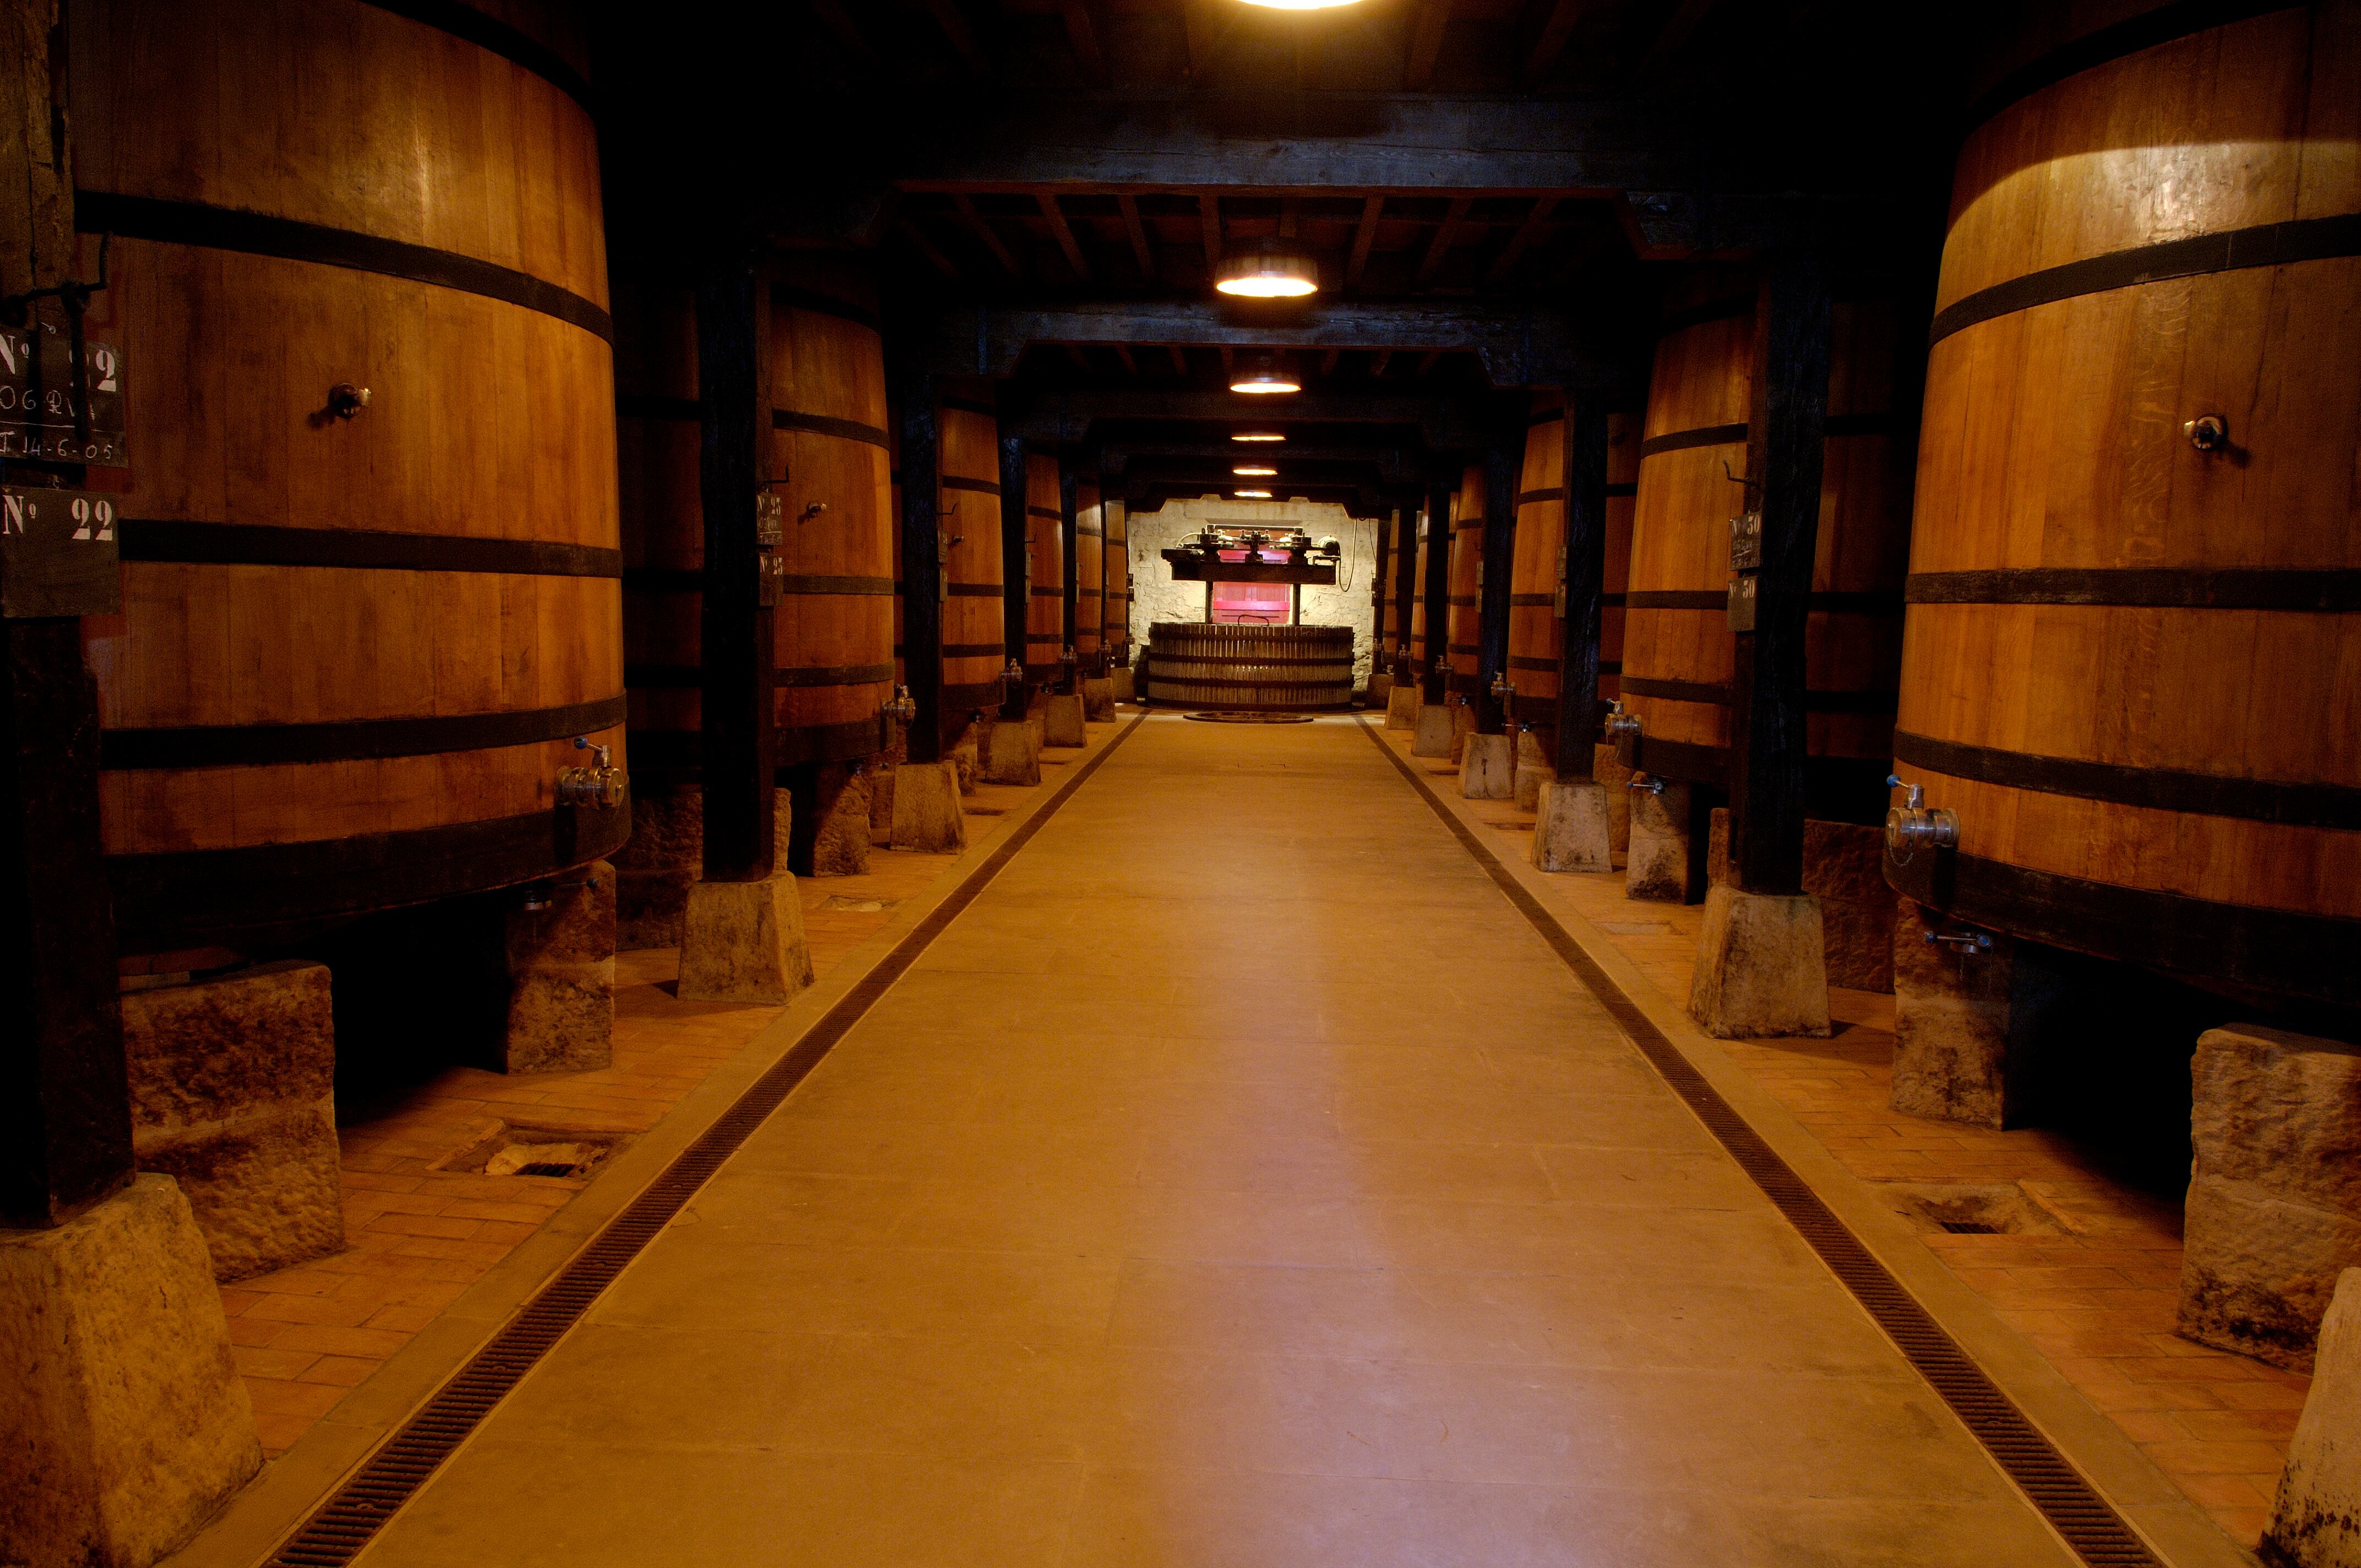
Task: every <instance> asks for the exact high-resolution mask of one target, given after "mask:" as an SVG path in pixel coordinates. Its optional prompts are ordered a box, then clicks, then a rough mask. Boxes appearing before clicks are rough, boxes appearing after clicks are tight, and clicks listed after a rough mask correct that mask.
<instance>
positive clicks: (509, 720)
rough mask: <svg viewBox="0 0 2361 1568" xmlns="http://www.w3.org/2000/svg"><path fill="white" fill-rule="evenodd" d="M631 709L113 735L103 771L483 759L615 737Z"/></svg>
mask: <svg viewBox="0 0 2361 1568" xmlns="http://www.w3.org/2000/svg"><path fill="white" fill-rule="evenodd" d="M625 706H626V705H625V701H624V698H623V696H622V695H621V694H620V693H618V694H616V695H615V696H610V697H604V698H601V699H600V700H598V701H597V702H578V703H574V704H571V705H570V706H568V707H533V708H522V709H517V710H514V711H511V712H507V713H461V714H450V715H442V716H437V717H434V718H348V719H330V720H327V721H325V722H324V723H318V724H218V725H191V726H187V727H185V728H179V729H110V730H108V731H106V733H105V734H104V736H103V737H102V738H101V740H100V745H99V766H100V767H102V768H110V769H117V770H123V771H130V770H135V769H139V770H145V769H153V768H267V767H275V766H279V765H281V764H284V763H289V762H357V761H361V760H364V759H368V758H376V757H423V756H429V755H433V754H435V753H438V752H444V751H490V750H492V749H493V748H495V747H500V746H528V745H532V744H534V743H535V742H538V741H544V740H566V739H567V738H568V737H570V736H576V735H589V734H595V733H596V732H597V731H598V730H601V729H613V728H614V727H615V726H616V725H618V724H620V723H622V722H623V713H624V707H625Z"/></svg>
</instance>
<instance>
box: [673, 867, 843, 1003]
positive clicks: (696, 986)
mask: <svg viewBox="0 0 2361 1568" xmlns="http://www.w3.org/2000/svg"><path fill="white" fill-rule="evenodd" d="M811 982H812V961H811V948H810V947H809V946H808V945H807V944H806V942H805V940H804V906H803V901H802V900H801V899H799V898H798V897H796V879H795V878H794V877H792V876H774V877H769V878H765V879H764V880H763V881H761V882H700V883H697V885H696V886H695V887H692V888H690V889H689V890H688V919H687V923H686V928H685V929H684V931H683V932H682V936H681V944H680V986H679V991H678V995H679V997H680V1000H682V1001H683V1002H743V1003H770V1004H772V1005H776V1004H778V1003H785V1002H791V1001H793V1000H794V999H795V995H796V992H799V991H801V990H803V988H804V987H806V986H807V985H809V984H810V983H811Z"/></svg>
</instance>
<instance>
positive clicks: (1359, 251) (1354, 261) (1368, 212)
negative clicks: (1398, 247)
mask: <svg viewBox="0 0 2361 1568" xmlns="http://www.w3.org/2000/svg"><path fill="white" fill-rule="evenodd" d="M1385 210H1386V199H1385V198H1384V197H1383V196H1364V197H1362V198H1361V221H1360V222H1358V223H1356V224H1355V225H1353V254H1352V258H1351V259H1350V260H1348V261H1346V262H1345V288H1347V289H1357V288H1359V287H1360V286H1361V271H1362V269H1364V268H1366V267H1367V266H1368V264H1369V247H1370V246H1371V245H1373V244H1375V243H1376V242H1377V237H1378V216H1379V214H1382V213H1384V211H1385Z"/></svg>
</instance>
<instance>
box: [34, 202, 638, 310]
mask: <svg viewBox="0 0 2361 1568" xmlns="http://www.w3.org/2000/svg"><path fill="white" fill-rule="evenodd" d="M74 227H75V228H77V229H79V230H81V231H82V233H84V234H112V235H119V236H124V237H126V238H128V239H145V240H153V241H155V242H156V243H158V244H159V245H194V246H203V247H206V248H208V249H213V250H234V251H238V252H240V253H242V254H244V255H247V256H275V257H278V258H280V259H281V260H285V261H309V262H315V263H317V264H318V265H320V266H323V267H341V268H345V269H347V270H350V271H354V272H375V273H378V274H380V275H382V276H384V277H388V278H403V279H407V280H410V281H411V282H413V283H431V284H433V285H434V286H435V287H437V288H442V289H456V290H458V291H461V292H463V293H468V294H479V295H481V296H483V297H484V298H485V299H488V300H498V301H500V302H502V303H503V304H510V305H521V306H522V307H523V308H524V309H526V310H529V311H537V312H539V313H541V314H543V315H545V316H555V317H556V318H557V319H558V320H559V321H562V322H565V323H567V324H568V325H570V326H578V327H580V328H581V329H582V330H583V331H585V332H588V333H591V334H595V335H597V336H598V337H599V338H601V339H603V340H605V341H606V342H608V343H609V344H611V343H613V342H614V341H615V321H614V318H613V317H612V316H610V315H609V314H608V313H607V311H606V308H605V307H604V306H602V305H598V304H594V303H592V302H590V301H588V300H586V299H584V298H583V297H582V296H581V295H579V294H577V293H575V292H574V291H571V290H568V289H561V288H559V287H558V286H557V285H556V284H555V283H546V282H544V281H543V280H540V279H538V278H535V277H533V276H531V275H530V274H528V273H523V272H519V271H516V270H515V269H512V268H507V267H501V266H498V265H496V264H495V263H492V262H489V261H478V260H477V259H476V258H474V257H472V256H461V255H458V254H457V253H456V252H453V251H448V250H434V249H430V248H429V247H425V246H423V245H411V244H409V243H407V242H406V241H403V240H398V239H385V238H381V237H379V236H377V235H373V234H357V233H355V232H354V231H353V230H351V229H337V228H330V227H328V226H327V225H324V224H306V223H298V222H297V221H295V220H294V219H292V218H275V217H271V216H269V215H268V214H263V213H240V212H234V211H232V210H231V209H229V208H227V207H211V206H206V205H205V204H204V203H200V202H166V201H159V200H158V199H157V198H155V197H153V196H118V195H116V194H115V193H114V192H109V191H77V192H74Z"/></svg>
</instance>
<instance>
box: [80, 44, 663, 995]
mask: <svg viewBox="0 0 2361 1568" xmlns="http://www.w3.org/2000/svg"><path fill="white" fill-rule="evenodd" d="M516 25H518V26H520V27H526V28H528V29H531V28H533V27H538V26H540V24H538V23H535V22H533V21H530V20H521V21H520V22H519V23H518V24H516ZM70 27H71V38H70V42H71V50H70V52H71V62H72V101H73V104H74V132H75V137H76V149H75V157H76V162H77V169H76V174H77V177H78V180H79V182H80V184H81V186H82V196H81V198H80V199H79V201H78V203H77V221H78V222H79V224H80V225H81V226H82V228H83V229H84V230H85V231H87V232H89V233H91V234H93V235H94V234H96V233H100V232H104V233H109V234H111V235H112V236H114V238H113V242H112V247H111V256H110V258H109V267H110V279H109V287H108V288H107V289H106V290H105V291H104V292H103V293H101V294H100V295H98V296H97V297H96V302H95V305H94V308H93V313H92V316H91V318H90V321H91V327H92V329H93V331H94V332H97V333H101V334H107V335H110V336H112V337H114V338H115V340H116V341H118V342H120V343H121V344H122V345H123V346H124V349H125V354H126V360H127V362H128V363H129V364H131V365H133V366H136V367H137V371H136V373H135V374H133V375H132V376H131V377H130V378H129V398H130V412H129V419H130V426H131V429H132V430H133V431H134V432H135V435H134V436H133V438H132V444H131V451H132V455H133V466H132V467H131V468H130V469H129V470H128V472H127V475H126V480H127V487H128V488H127V490H126V493H125V494H124V495H123V497H122V502H121V509H122V515H123V517H124V519H125V522H124V524H123V528H122V531H121V542H122V554H123V558H124V562H125V565H124V568H123V573H124V593H123V600H124V609H123V613H122V615H121V616H119V617H115V618H107V619H103V620H92V621H90V622H88V623H86V635H87V639H88V652H89V657H90V663H91V665H92V667H93V670H94V671H95V673H96V674H97V678H98V683H99V687H100V698H99V700H100V708H101V715H102V719H103V723H104V727H105V736H104V752H103V765H104V773H103V775H102V782H101V785H100V791H101V807H102V813H103V817H104V846H105V849H106V851H107V853H108V856H109V879H110V882H111V883H112V885H113V889H114V901H115V918H116V923H117V925H118V927H119V928H120V930H121V932H122V935H123V938H124V941H125V945H126V948H129V949H131V950H134V951H138V950H151V951H152V950H155V949H156V948H158V947H159V946H172V945H188V944H192V943H194V942H196V941H198V940H200V939H203V940H213V939H219V938H223V937H224V935H225V934H236V933H247V934H260V933H268V932H271V931H282V932H284V931H291V930H299V929H302V928H306V927H316V926H318V925H319V924H322V923H324V922H329V921H334V920H337V919H341V918H344V917H346V916H352V915H356V914H358V913H361V912H363V911H367V910H370V909H377V908H382V907H387V906H390V905H402V904H413V903H421V902H424V901H427V900H431V899H436V898H441V897H445V896H446V895H450V894H459V893H465V892H469V891H473V890H478V889H483V888H490V887H498V886H502V885H506V884H511V883H522V882H526V881H530V880H533V879H535V878H540V877H545V876H548V875H550V874H551V873H553V872H557V871H560V870H563V869H565V868H567V867H571V866H577V865H580V864H583V863H585V862H588V861H592V860H596V859H598V857H600V856H602V855H605V854H607V853H609V852H610V851H611V850H614V849H615V847H616V846H617V845H619V844H620V843H621V842H622V840H623V838H624V836H625V835H626V833H627V832H628V831H629V828H630V812H629V810H628V809H613V808H603V809H602V808H597V807H587V806H585V807H577V806H560V805H559V804H558V803H557V798H556V792H555V786H556V783H557V779H558V776H559V773H561V771H562V770H564V769H566V768H567V767H569V766H572V765H574V764H576V763H578V762H583V761H584V760H586V756H587V754H586V753H584V752H581V751H577V750H575V749H574V747H573V745H572V742H573V740H574V739H575V738H576V737H577V736H583V737H587V738H588V740H591V741H593V742H596V743H599V744H603V745H607V746H609V747H612V748H614V751H615V758H616V761H617V762H618V764H619V765H620V763H621V762H622V761H623V757H622V743H623V723H624V718H625V714H626V711H627V707H628V704H627V701H626V698H625V696H624V689H623V669H622V634H621V633H622V627H621V619H622V617H621V591H620V580H619V579H620V576H621V573H622V570H623V561H622V556H621V554H620V549H619V535H618V520H617V504H618V503H617V480H616V425H615V420H614V417H613V416H614V411H615V402H614V355H613V350H612V347H611V344H610V339H611V336H612V327H611V323H610V322H609V314H608V300H607V276H606V256H605V244H604V236H603V231H602V226H601V221H600V214H599V205H600V202H599V187H598V145H597V137H596V135H595V132H594V128H593V126H592V122H591V118H590V115H589V113H588V110H587V109H586V108H585V107H584V106H583V103H582V102H581V99H582V98H583V97H585V96H587V89H586V88H585V87H584V86H583V84H582V81H581V76H580V70H579V65H578V61H579V60H580V59H581V50H580V49H579V40H578V38H572V37H568V36H565V35H563V34H561V33H557V32H547V33H546V34H545V36H543V35H535V36H536V37H537V41H538V43H539V44H540V45H541V46H544V47H543V48H542V49H541V50H539V51H538V52H537V53H536V54H535V57H534V62H533V63H522V62H520V61H519V60H516V59H512V58H510V57H509V56H508V55H504V54H501V53H498V52H495V51H494V50H493V49H489V48H487V47H484V46H483V45H480V44H478V43H475V42H472V41H469V39H468V38H467V37H466V36H463V35H456V34H454V33H451V32H445V31H443V30H440V29H439V28H437V27H434V26H433V25H431V24H430V23H428V22H424V21H420V20H416V19H413V17H412V16H409V15H406V14H404V13H403V12H402V11H401V10H396V9H389V8H384V7H379V6H372V5H321V6H295V7H279V6H268V7H257V6H248V5H230V4H226V3H224V0H170V3H167V0H92V3H89V4H82V5H75V6H74V7H72V8H71V13H70ZM568 60H572V61H575V62H577V63H573V64H569V63H567V61H568ZM289 83H302V92H301V93H294V92H291V91H287V90H286V84H289ZM85 249H86V252H88V253H90V263H91V265H90V266H88V267H86V268H85V269H84V270H85V275H86V276H87V275H94V270H95V255H94V252H95V250H96V244H95V241H94V240H92V241H86V242H85ZM344 384H349V385H350V386H351V387H353V388H355V389H368V394H369V397H368V401H367V403H366V406H360V407H355V406H353V403H352V402H351V401H350V400H348V401H347V402H346V404H345V405H344V409H345V413H346V414H349V416H350V417H344V416H343V415H340V414H339V412H338V411H336V408H335V406H334V404H335V395H334V389H336V388H338V387H339V386H340V385H344ZM232 939H236V938H235V937H233V938H232Z"/></svg>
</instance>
